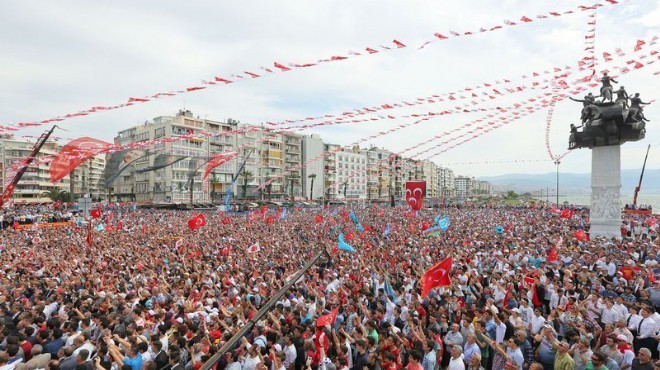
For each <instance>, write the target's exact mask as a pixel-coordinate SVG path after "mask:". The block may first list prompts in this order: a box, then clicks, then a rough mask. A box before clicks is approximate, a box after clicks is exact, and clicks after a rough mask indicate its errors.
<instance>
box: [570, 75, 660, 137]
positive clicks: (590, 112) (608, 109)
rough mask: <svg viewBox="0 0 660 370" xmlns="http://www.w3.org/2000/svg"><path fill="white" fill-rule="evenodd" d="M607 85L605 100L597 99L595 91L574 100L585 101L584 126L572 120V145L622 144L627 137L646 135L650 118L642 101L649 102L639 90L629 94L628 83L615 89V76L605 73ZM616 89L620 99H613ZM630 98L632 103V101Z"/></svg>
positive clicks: (583, 103)
mask: <svg viewBox="0 0 660 370" xmlns="http://www.w3.org/2000/svg"><path fill="white" fill-rule="evenodd" d="M601 81H602V83H603V86H602V87H601V89H600V93H601V96H602V97H603V100H602V101H597V100H596V98H597V97H595V96H593V94H591V93H589V94H587V95H586V96H585V97H584V99H574V98H570V99H571V100H573V101H576V102H579V103H582V112H581V114H580V120H581V121H582V126H579V127H576V125H573V124H571V133H570V136H569V149H578V148H594V147H599V146H610V145H621V144H623V143H625V142H627V141H638V140H641V139H643V138H644V137H645V136H646V122H648V121H649V120H648V119H647V118H646V117H645V116H644V112H643V108H642V105H648V104H649V103H645V102H643V101H642V99H641V98H640V97H639V93H636V94H635V95H634V96H632V97H631V96H628V93H627V92H626V89H625V87H623V86H620V87H619V89H618V90H616V91H614V92H613V91H612V90H613V88H612V82H614V83H618V82H617V81H616V80H615V79H614V78H612V77H610V76H608V75H607V73H606V72H604V73H603V78H602V79H601ZM613 93H615V94H616V100H615V101H612V100H613V99H612V95H613ZM629 100H630V106H629V105H628V101H629Z"/></svg>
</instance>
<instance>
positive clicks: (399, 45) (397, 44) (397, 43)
mask: <svg viewBox="0 0 660 370" xmlns="http://www.w3.org/2000/svg"><path fill="white" fill-rule="evenodd" d="M392 42H393V43H394V45H396V47H397V48H405V47H406V45H404V44H403V43H402V42H401V41H397V40H392Z"/></svg>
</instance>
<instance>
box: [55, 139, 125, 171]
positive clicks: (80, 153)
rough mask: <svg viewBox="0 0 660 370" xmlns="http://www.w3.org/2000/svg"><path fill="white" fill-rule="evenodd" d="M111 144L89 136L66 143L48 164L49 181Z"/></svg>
mask: <svg viewBox="0 0 660 370" xmlns="http://www.w3.org/2000/svg"><path fill="white" fill-rule="evenodd" d="M111 146H112V144H110V143H106V142H105V141H101V140H97V139H93V138H91V137H81V138H79V139H76V140H73V141H71V142H70V143H68V144H66V145H65V146H64V147H63V148H62V149H61V150H60V152H59V153H57V157H55V160H53V162H52V163H51V165H50V181H51V182H57V181H60V180H62V179H63V178H64V177H65V176H66V175H68V174H70V173H71V171H73V170H74V169H75V168H76V167H78V166H79V165H80V164H81V163H83V162H85V161H86V160H88V159H90V158H92V157H94V156H97V155H99V154H102V153H105V152H106V151H107V150H108V149H109V148H110V147H111Z"/></svg>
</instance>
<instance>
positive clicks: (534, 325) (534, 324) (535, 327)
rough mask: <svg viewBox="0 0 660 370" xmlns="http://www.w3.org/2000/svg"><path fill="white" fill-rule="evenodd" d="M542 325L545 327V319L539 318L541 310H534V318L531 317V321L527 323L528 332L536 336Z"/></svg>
mask: <svg viewBox="0 0 660 370" xmlns="http://www.w3.org/2000/svg"><path fill="white" fill-rule="evenodd" d="M543 325H545V318H544V317H543V316H541V309H540V308H535V309H534V317H532V320H531V321H530V323H529V331H530V332H531V333H532V334H534V335H536V334H538V333H540V332H541V329H543Z"/></svg>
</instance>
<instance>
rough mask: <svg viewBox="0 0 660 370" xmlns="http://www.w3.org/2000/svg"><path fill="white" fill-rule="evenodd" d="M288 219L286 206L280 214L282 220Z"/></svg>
mask: <svg viewBox="0 0 660 370" xmlns="http://www.w3.org/2000/svg"><path fill="white" fill-rule="evenodd" d="M284 219H286V208H284V209H283V210H282V214H281V215H280V220H284Z"/></svg>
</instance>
